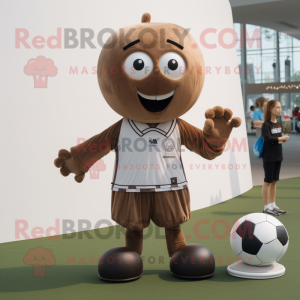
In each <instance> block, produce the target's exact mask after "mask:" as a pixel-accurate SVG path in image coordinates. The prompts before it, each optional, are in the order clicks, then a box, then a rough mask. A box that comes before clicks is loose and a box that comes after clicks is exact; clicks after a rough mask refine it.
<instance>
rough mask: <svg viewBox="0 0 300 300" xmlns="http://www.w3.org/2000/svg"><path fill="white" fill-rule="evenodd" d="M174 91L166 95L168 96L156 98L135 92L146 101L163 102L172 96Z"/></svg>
mask: <svg viewBox="0 0 300 300" xmlns="http://www.w3.org/2000/svg"><path fill="white" fill-rule="evenodd" d="M174 92H175V90H174V91H172V92H170V93H168V94H164V95H158V96H148V95H145V94H142V93H141V92H139V91H137V93H138V94H139V95H140V96H142V97H143V98H145V99H147V100H164V99H167V98H169V97H171V96H173V95H174Z"/></svg>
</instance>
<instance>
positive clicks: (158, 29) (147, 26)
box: [97, 13, 205, 123]
mask: <svg viewBox="0 0 300 300" xmlns="http://www.w3.org/2000/svg"><path fill="white" fill-rule="evenodd" d="M150 19H151V17H150V14H148V13H145V14H143V16H142V23H140V24H135V25H131V26H127V27H125V28H121V29H119V30H118V31H117V32H116V33H114V34H113V35H111V36H110V37H109V39H108V40H107V41H106V43H105V45H104V47H103V49H102V51H101V53H100V57H99V60H98V68H97V76H98V82H99V86H100V89H101V92H102V94H103V96H104V98H105V100H106V101H107V103H108V104H109V105H110V107H111V108H112V109H113V110H114V111H115V112H117V113H118V114H120V115H121V116H123V117H125V118H127V119H130V120H134V121H137V122H143V123H155V122H158V123H160V122H167V121H170V120H172V119H175V118H177V117H179V116H181V115H183V114H184V113H186V112H187V111H188V110H189V109H190V108H191V107H192V106H193V105H194V104H195V103H196V101H197V99H198V97H199V95H200V93H201V90H202V86H203V83H204V73H203V70H204V68H205V67H204V60H203V56H202V53H201V51H200V49H199V47H198V45H197V43H196V41H195V39H194V38H193V37H192V36H191V35H190V34H189V33H188V31H187V30H186V29H184V28H182V27H180V26H178V25H175V24H169V23H150ZM202 73H203V74H202Z"/></svg>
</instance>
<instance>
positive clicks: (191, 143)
mask: <svg viewBox="0 0 300 300" xmlns="http://www.w3.org/2000/svg"><path fill="white" fill-rule="evenodd" d="M181 145H185V146H186V147H187V148H188V149H189V150H191V151H194V152H195V153H197V154H199V155H201V156H202V157H204V158H207V159H213V158H215V157H216V156H218V155H220V154H221V153H222V150H216V149H214V148H212V147H213V146H211V145H209V144H208V143H207V142H206V140H205V138H204V136H203V132H202V130H201V129H198V128H197V127H194V126H192V125H190V124H188V123H187V122H185V121H183V120H182V119H179V118H177V119H174V120H171V121H168V122H163V123H158V124H147V123H141V122H136V121H132V120H128V119H125V118H123V119H121V120H120V121H118V122H117V123H115V124H113V125H112V126H110V127H109V128H108V129H106V130H105V131H103V132H102V133H100V134H98V135H95V136H93V137H92V138H90V139H88V140H87V141H85V142H84V143H82V144H80V145H77V146H74V147H72V148H71V154H72V157H73V159H74V160H75V162H76V164H77V165H78V167H79V168H80V169H81V170H82V171H83V172H87V171H88V169H89V167H91V165H89V162H95V161H96V160H98V159H100V158H102V157H103V156H105V155H106V154H108V153H109V152H110V151H112V150H115V153H116V158H115V168H114V172H113V177H112V190H113V191H123V192H124V191H126V192H162V191H172V190H179V189H184V188H187V187H188V182H187V179H186V177H185V173H184V169H183V164H182V161H181V153H180V150H181Z"/></svg>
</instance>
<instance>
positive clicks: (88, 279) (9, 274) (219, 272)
mask: <svg viewBox="0 0 300 300" xmlns="http://www.w3.org/2000/svg"><path fill="white" fill-rule="evenodd" d="M226 268H227V266H218V267H216V272H215V274H214V275H213V276H212V277H210V278H206V279H202V280H200V281H203V280H212V281H219V282H237V281H241V280H242V281H244V280H245V279H241V278H236V277H232V276H230V275H228V274H227V271H226ZM0 274H1V275H0V279H1V289H0V292H28V291H41V290H49V289H56V288H61V287H66V286H72V285H76V284H80V283H88V284H105V285H112V284H133V283H134V282H136V281H138V280H136V281H131V282H125V283H113V282H107V281H103V280H100V279H99V278H98V274H97V266H96V265H91V266H52V267H48V268H47V273H46V276H45V277H34V276H33V269H32V267H19V268H8V269H2V270H1V273H0ZM147 275H158V277H159V278H160V279H162V280H165V281H171V282H182V283H184V282H191V281H199V280H187V279H180V278H177V277H175V276H173V275H172V274H171V273H170V270H144V271H143V275H142V277H143V278H144V277H147Z"/></svg>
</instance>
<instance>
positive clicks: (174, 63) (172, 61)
mask: <svg viewBox="0 0 300 300" xmlns="http://www.w3.org/2000/svg"><path fill="white" fill-rule="evenodd" d="M168 68H169V69H170V70H172V71H175V70H176V69H177V68H178V62H177V61H176V60H175V59H170V60H169V62H168Z"/></svg>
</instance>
